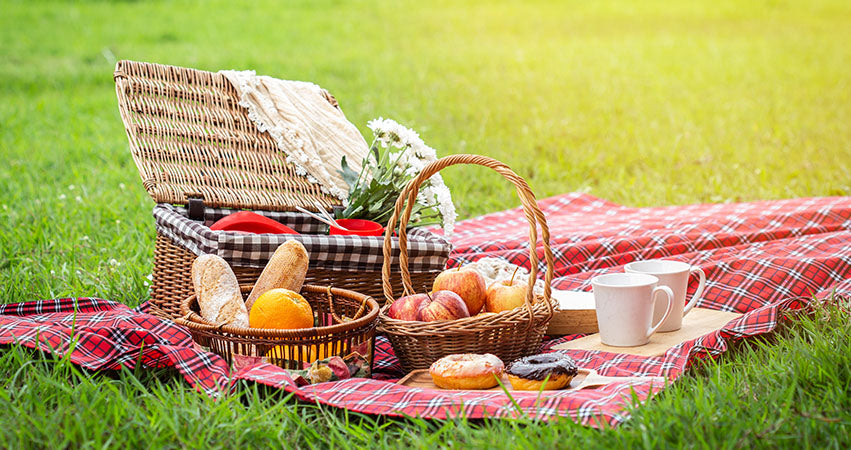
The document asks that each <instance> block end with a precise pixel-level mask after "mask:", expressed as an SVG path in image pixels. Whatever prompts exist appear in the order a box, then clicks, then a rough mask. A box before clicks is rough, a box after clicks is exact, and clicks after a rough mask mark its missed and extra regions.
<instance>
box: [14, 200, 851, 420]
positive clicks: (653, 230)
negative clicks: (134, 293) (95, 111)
mask: <svg viewBox="0 0 851 450" xmlns="http://www.w3.org/2000/svg"><path fill="white" fill-rule="evenodd" d="M539 205H540V206H541V209H542V210H543V211H544V212H545V214H546V216H547V221H548V223H549V226H550V231H551V234H552V240H551V245H552V249H553V252H554V254H555V257H556V267H555V272H556V279H555V281H554V283H553V286H554V287H555V288H559V289H576V290H590V279H591V278H593V277H594V276H596V275H598V274H600V273H606V272H611V271H621V270H622V269H623V267H622V266H623V265H624V264H626V263H628V262H631V261H634V260H638V259H649V258H662V257H664V258H668V259H676V260H681V261H685V262H688V263H691V264H694V265H697V266H700V267H701V268H702V269H703V270H704V271H705V272H706V275H707V284H706V290H705V293H704V297H703V299H702V301H701V302H700V303H699V304H698V306H701V307H704V308H710V309H718V310H725V311H736V312H741V313H745V314H744V315H743V316H742V317H740V318H738V319H735V320H733V321H732V322H730V323H728V324H727V325H726V326H725V327H723V328H722V329H721V330H718V331H715V332H711V333H708V334H706V335H704V336H702V337H700V338H697V339H694V340H691V341H688V342H683V343H681V344H679V345H677V346H676V347H673V348H671V349H669V350H668V351H667V352H666V353H665V354H664V355H663V356H659V357H643V356H633V355H626V354H618V353H607V352H597V351H581V350H568V351H566V353H568V354H569V355H570V356H571V357H573V358H574V359H575V360H576V361H577V364H578V365H579V366H580V367H586V368H593V369H596V370H597V371H598V372H599V373H600V374H602V375H607V376H650V375H652V376H664V377H667V378H668V379H669V380H671V381H674V380H676V378H677V377H678V376H679V375H680V374H682V373H683V371H685V370H687V369H688V367H690V366H691V365H692V364H693V363H694V362H695V360H696V359H698V358H704V357H716V356H718V355H720V354H722V353H724V352H725V351H726V350H727V349H728V348H729V347H730V345H731V344H732V343H733V342H735V341H737V340H741V339H746V338H749V337H752V336H756V335H760V334H765V333H770V332H772V331H773V330H774V329H775V328H776V327H777V326H778V325H779V324H780V323H781V322H782V320H783V318H784V317H785V316H786V315H787V314H789V313H790V312H792V311H795V310H799V309H801V308H804V307H806V306H807V304H808V303H809V301H810V299H811V298H819V299H824V298H828V297H829V296H830V295H832V294H840V295H848V294H851V197H831V198H805V199H793V200H778V201H762V202H751V203H739V204H707V205H689V206H678V207H663V208H629V207H624V206H620V205H616V204H613V203H610V202H607V201H604V200H601V199H598V198H595V197H592V196H590V195H587V194H580V193H571V194H565V195H560V196H556V197H551V198H547V199H543V200H540V201H539ZM527 233H528V223H527V222H526V220H525V216H524V215H523V212H522V210H520V209H513V210H508V211H502V212H498V213H493V214H488V215H485V216H481V217H478V218H475V219H470V220H466V221H463V222H460V223H459V224H458V225H457V227H456V234H455V235H454V236H453V244H454V245H455V250H454V253H453V254H452V255H451V258H450V266H454V265H458V264H462V263H466V262H470V261H474V260H476V259H478V258H481V257H485V256H497V257H502V258H505V259H507V260H508V261H510V262H512V263H514V264H518V265H521V266H526V267H528V261H529V259H528V251H529V247H530V246H529V243H528V240H527V239H528V234H527ZM536 247H537V251H538V252H539V256H542V250H541V247H540V243H538V245H537V246H536ZM542 264H543V263H542ZM542 269H543V267H542ZM693 289H694V286H692V287H691V288H690V292H689V294H691V293H692V292H691V291H693ZM145 306H146V305H142V307H140V308H137V309H130V308H129V307H127V306H126V305H123V304H120V303H116V302H112V301H108V300H102V299H96V298H66V299H55V300H44V301H36V302H26V303H17V304H7V305H0V344H3V345H8V344H19V345H24V346H27V347H30V348H38V349H40V350H43V351H49V352H52V353H55V354H58V355H68V356H69V357H70V359H71V361H72V362H74V363H75V364H78V365H80V366H82V367H85V368H87V369H91V370H103V369H119V368H122V367H125V368H134V367H136V366H137V365H139V364H141V365H142V366H144V367H148V368H174V369H176V370H177V371H179V372H180V373H181V374H182V375H183V376H184V377H185V379H186V380H187V381H188V382H189V383H190V384H191V385H193V386H195V387H196V388H197V389H199V390H201V391H203V392H206V393H208V394H210V395H219V394H221V393H222V392H226V391H228V390H230V389H233V387H234V385H235V383H236V382H237V381H238V380H249V381H254V382H257V383H262V384H265V385H269V386H273V387H277V388H280V389H284V390H285V391H287V392H291V393H293V394H294V395H295V396H296V397H297V398H299V399H301V400H304V401H310V402H319V403H323V404H327V405H331V406H336V407H340V408H347V409H350V410H353V411H357V412H362V413H369V414H386V415H391V416H405V415H410V416H419V417H425V418H451V417H456V416H459V415H464V416H466V417H468V418H483V417H517V416H527V417H532V418H539V419H544V420H549V419H555V418H559V417H569V418H571V419H573V420H576V421H578V422H580V423H583V424H586V425H590V426H599V427H605V426H616V425H617V424H619V423H621V422H623V421H624V420H626V419H627V418H628V416H629V413H628V411H629V408H630V407H631V405H633V403H634V401H635V399H637V400H638V401H639V402H644V401H646V400H647V399H648V398H650V397H651V396H652V395H653V394H655V393H656V392H658V391H660V390H661V389H664V386H660V385H658V384H651V383H650V382H636V381H631V382H621V383H610V384H608V385H605V386H603V387H600V388H595V389H586V390H580V391H558V392H554V393H548V394H547V395H546V396H544V397H541V396H539V394H538V393H537V392H512V397H513V398H509V397H508V396H506V395H505V393H503V392H498V391H462V392H449V391H438V390H429V389H420V388H411V387H404V386H398V385H396V384H394V383H393V381H394V380H395V379H398V378H400V377H401V376H403V372H402V369H401V366H400V365H399V363H398V360H396V358H395V357H394V356H393V350H392V348H391V346H390V345H389V343H388V341H387V340H386V339H384V338H383V337H378V338H377V340H376V352H375V363H374V374H373V378H372V379H363V378H350V379H343V380H339V381H333V382H327V383H320V384H314V385H307V386H298V385H297V383H296V382H295V381H294V380H293V378H292V377H291V376H290V374H289V373H288V372H286V371H284V370H282V369H280V368H278V367H276V366H273V365H270V364H256V365H251V366H248V367H244V368H241V369H239V370H238V371H236V372H235V373H233V372H231V370H230V368H229V367H228V366H227V364H226V363H225V361H224V360H223V359H222V358H220V357H218V356H216V355H214V354H211V353H207V352H204V351H201V350H199V349H197V348H196V347H195V346H193V343H192V340H191V337H190V335H189V333H188V332H187V331H186V330H185V329H184V328H182V327H180V326H178V325H176V324H174V323H173V322H170V321H167V320H162V319H159V318H157V317H154V316H152V315H149V314H146V313H145V312H144V311H145ZM577 337H579V336H578V335H573V336H563V337H559V338H556V339H551V340H548V341H546V342H545V343H544V345H543V348H542V351H546V350H547V349H549V348H550V347H552V346H553V345H556V344H558V343H561V342H565V341H568V340H571V339H575V338H577Z"/></svg>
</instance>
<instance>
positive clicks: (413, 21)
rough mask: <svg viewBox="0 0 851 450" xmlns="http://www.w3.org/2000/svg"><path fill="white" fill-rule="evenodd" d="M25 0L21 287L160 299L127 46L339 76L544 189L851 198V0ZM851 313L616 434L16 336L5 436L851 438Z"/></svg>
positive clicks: (377, 109)
mask: <svg viewBox="0 0 851 450" xmlns="http://www.w3.org/2000/svg"><path fill="white" fill-rule="evenodd" d="M490 3H494V4H490ZM0 11H2V14H0V156H2V163H0V224H2V225H3V226H2V227H0V298H2V301H5V302H17V301H26V300H34V299H39V298H48V297H56V296H65V295H75V296H83V295H92V296H100V297H104V298H110V299H114V300H118V301H121V302H125V303H127V304H130V305H136V304H139V303H140V302H142V301H144V300H145V299H146V289H147V288H146V281H147V280H146V278H145V277H146V275H147V274H149V273H150V271H151V262H152V261H151V255H152V251H153V236H154V230H153V221H152V219H151V216H150V210H151V207H152V203H151V201H150V199H149V198H148V197H147V195H146V193H145V192H144V190H143V189H142V188H141V183H140V182H139V179H138V176H137V175H136V170H135V166H134V164H133V162H132V159H131V158H130V155H129V151H128V148H127V139H126V137H125V135H124V131H123V126H122V124H121V121H120V119H119V117H118V111H117V107H116V101H115V95H114V85H113V81H112V69H113V66H114V62H115V59H135V60H145V61H155V62H163V63H169V64H176V65H182V66H190V67H196V68H201V69H209V70H218V69H223V68H239V69H244V68H252V69H256V70H257V71H258V72H259V73H262V74H268V75H273V76H277V77H281V78H288V79H302V80H310V81H314V82H316V83H318V84H320V85H322V86H323V87H325V88H327V89H329V90H330V91H331V92H333V93H334V94H335V95H336V96H337V97H338V99H339V100H340V102H341V104H342V106H343V109H344V111H345V112H346V114H347V116H348V117H349V119H350V120H351V121H352V122H353V123H355V124H356V125H357V126H358V127H359V128H360V129H361V130H362V131H364V132H365V131H366V127H365V124H366V121H367V120H369V119H371V118H374V117H377V116H384V117H390V118H394V119H396V120H398V121H400V122H402V123H404V124H406V125H408V126H410V127H412V128H414V129H416V130H417V131H419V132H420V134H421V135H422V137H423V139H424V140H425V141H426V143H428V144H430V145H432V146H433V147H435V148H437V149H438V151H439V153H440V154H449V153H458V152H470V153H481V154H486V155H490V156H493V157H495V158H497V159H500V160H503V161H505V162H506V163H508V164H509V165H511V166H512V167H513V168H514V169H515V170H516V171H517V172H518V173H519V174H521V175H523V176H524V177H526V178H527V179H528V180H529V182H530V184H531V186H532V188H533V189H534V190H535V192H536V193H537V194H538V196H539V197H544V196H547V195H552V194H557V193H562V192H566V191H572V190H585V191H588V192H590V193H592V194H594V195H597V196H600V197H604V198H607V199H610V200H613V201H616V202H619V203H624V204H628V205H634V206H644V205H667V204H683V203H693V202H718V201H738V200H743V201H744V200H756V199H773V198H788V197H797V196H816V195H851V183H849V179H851V171H849V167H851V46H849V45H848V42H851V6H849V5H848V3H847V2H842V1H817V2H803V1H796V2H792V1H782V0H772V1H762V2H748V3H745V2H736V1H721V2H717V1H690V2H679V3H675V2H661V1H659V2H558V3H556V2H553V3H552V4H551V3H537V2H536V3H529V2H523V3H520V2H517V4H515V3H512V2H499V3H495V2H481V3H469V2H440V3H430V2H377V1H372V2H367V1H354V2H338V1H305V2H288V3H286V4H279V3H277V2H271V1H266V2H254V3H252V4H250V5H247V6H246V5H239V4H237V2H205V3H201V2H115V3H110V2H82V3H51V2H10V1H6V0H0ZM445 175H446V181H447V184H449V186H450V187H451V188H452V190H453V194H454V196H455V199H456V203H457V205H458V207H459V211H460V212H461V214H462V215H463V216H465V217H468V216H471V215H475V214H480V213H483V212H488V211H493V210H496V209H500V208H505V207H513V206H516V205H517V201H516V199H515V198H514V194H513V190H512V188H511V186H510V185H509V184H508V183H507V182H505V181H504V180H501V179H500V178H499V177H498V176H497V175H495V174H491V173H488V172H486V171H485V170H483V169H475V168H452V169H448V170H447V171H446V172H445ZM848 321H849V317H848V315H847V314H845V313H842V312H839V311H832V319H830V320H813V321H804V322H802V323H798V324H797V325H796V326H795V327H794V328H792V329H790V330H789V331H787V332H786V333H787V336H785V337H784V338H783V339H779V340H777V341H776V342H770V343H751V344H748V345H745V346H743V347H741V348H739V349H737V351H736V352H734V354H733V355H731V356H730V357H725V358H724V359H723V360H722V361H720V362H718V363H716V364H711V365H709V366H707V367H704V368H701V369H700V370H699V371H695V372H694V373H692V374H690V375H689V376H688V377H687V378H685V379H684V380H683V381H682V382H680V383H677V384H676V385H675V386H674V387H673V388H672V389H670V390H668V391H666V392H665V393H664V394H663V395H662V396H661V397H659V398H656V399H654V400H653V401H652V402H650V403H649V404H647V405H645V406H644V407H643V408H642V409H641V410H639V411H638V412H637V413H636V414H635V416H634V417H633V419H632V420H631V421H630V422H629V423H627V424H626V425H625V426H623V427H621V428H619V429H618V430H615V431H605V432H598V431H593V430H587V429H584V428H581V427H578V426H575V425H573V424H571V423H567V422H564V423H559V424H556V425H542V424H535V423H531V424H527V423H520V422H505V421H501V422H486V423H477V424H468V423H466V422H463V421H447V422H424V421H417V420H414V421H385V420H381V419H378V420H375V419H372V418H364V417H361V416H352V415H350V416H348V417H346V416H345V415H344V414H343V413H342V412H339V411H329V410H327V409H319V408H316V407H312V406H305V405H299V404H297V403H294V402H292V401H284V399H283V398H281V397H280V396H279V395H276V394H274V393H271V394H270V393H268V392H264V391H263V390H262V389H258V388H257V387H254V386H249V387H246V388H245V389H243V390H241V391H240V394H239V395H237V396H233V397H228V398H224V399H221V400H219V401H216V402H214V401H212V400H210V399H207V398H205V397H203V396H201V395H198V394H196V393H195V392H194V391H193V390H191V389H190V388H188V387H187V386H186V384H185V383H184V382H183V381H182V380H181V379H180V378H179V377H175V376H174V375H173V374H169V373H158V374H151V373H147V372H139V373H132V372H121V373H118V374H115V375H104V374H89V373H85V372H81V371H79V369H76V368H74V367H73V366H71V365H70V364H69V363H67V362H65V361H61V360H60V361H56V360H54V359H52V358H51V357H48V356H43V355H40V354H34V353H31V352H27V351H23V350H20V349H11V350H8V351H3V352H0V373H2V379H4V380H6V381H5V383H6V389H4V390H3V392H2V393H0V406H2V409H3V410H4V411H5V412H6V413H5V414H4V418H3V419H2V422H0V423H2V425H4V426H3V427H0V439H2V440H0V445H2V446H3V447H9V446H11V447H18V446H27V444H29V445H34V446H50V447H53V446H62V445H63V443H64V444H65V445H68V446H80V445H87V446H92V447H100V446H102V445H110V446H123V445H133V446H142V445H147V443H148V442H152V443H154V444H157V443H159V444H163V445H171V446H181V445H198V444H200V443H201V442H205V441H208V442H211V443H216V444H218V445H223V446H236V445H243V444H247V443H251V442H254V443H259V442H261V441H260V440H261V439H274V440H280V441H283V442H286V443H289V444H290V445H297V444H301V445H308V444H310V443H311V442H312V443H315V444H323V445H326V444H327V445H333V444H335V443H336V444H341V445H342V444H344V443H346V442H349V443H350V444H352V445H357V444H366V445H377V446H382V445H383V446H388V447H394V446H396V445H397V444H399V443H404V444H409V445H412V446H430V445H434V444H443V445H447V446H448V445H453V444H464V445H471V446H487V445H488V444H492V443H504V444H505V445H517V446H553V445H560V446H568V445H570V446H572V445H573V444H574V443H576V444H578V445H582V446H593V445H606V446H646V447H650V446H657V445H664V446H680V445H685V446H698V447H716V446H721V447H732V446H744V447H747V446H769V447H771V446H790V447H793V446H798V445H804V444H810V445H813V446H820V445H823V444H831V443H833V444H834V445H835V446H837V447H838V446H840V444H841V443H842V441H847V440H848V438H847V435H848V434H849V426H848V425H849V417H848V411H849V410H851V408H849V401H848V397H849V392H848V385H849V384H851V377H849V366H851V364H850V363H851V361H850V360H849V357H848V355H849V354H851V345H849V342H848V335H849V330H848V326H847V324H848ZM823 343H827V344H830V346H829V347H824V346H823V345H822V344H823ZM825 345H826V344H825ZM69 380H70V381H69ZM834 420H835V421H834ZM692 429H693V430H695V431H692ZM148 430H152V432H151V431H148ZM349 439H350V441H347V440H349ZM701 439H703V440H701Z"/></svg>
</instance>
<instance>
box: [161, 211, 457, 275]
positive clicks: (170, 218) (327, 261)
mask: <svg viewBox="0 0 851 450" xmlns="http://www.w3.org/2000/svg"><path fill="white" fill-rule="evenodd" d="M237 211H238V210H236V209H223V208H206V209H205V212H204V222H203V223H202V222H196V221H193V220H190V219H189V218H188V213H187V210H186V208H184V207H180V206H174V205H169V204H158V205H156V206H155V207H154V219H155V220H156V227H157V231H159V232H160V233H162V234H163V235H165V236H167V237H168V238H170V239H171V240H172V241H174V242H175V243H176V244H177V245H180V246H183V247H184V248H186V249H188V250H189V251H191V252H192V253H195V254H196V255H200V254H204V253H210V254H215V255H218V256H221V257H222V258H224V259H225V260H226V261H228V262H229V263H230V264H232V265H236V266H239V267H256V268H263V267H264V266H265V265H266V262H267V261H268V260H269V258H270V257H271V256H272V253H274V252H275V249H277V248H278V246H279V245H281V244H283V243H284V242H286V241H287V240H289V239H296V240H298V241H300V242H301V243H302V244H304V247H305V249H307V253H308V254H309V255H310V266H311V267H314V268H321V269H327V270H363V271H375V272H378V271H381V266H382V262H383V253H382V248H383V245H384V236H329V235H327V234H320V233H324V232H326V230H327V228H328V227H327V226H326V225H325V224H323V223H321V222H319V221H317V220H315V219H312V218H311V217H310V216H307V215H306V214H301V213H294V212H277V211H255V212H256V213H258V214H261V215H263V216H266V217H268V218H270V219H274V220H277V221H278V222H281V223H282V224H284V225H286V226H288V227H290V228H292V229H294V230H296V231H298V232H299V233H302V234H298V235H292V234H247V233H235V232H230V231H215V230H211V229H210V228H209V226H210V225H211V224H212V223H213V222H215V221H216V220H218V219H221V218H222V217H225V216H227V215H228V214H231V213H234V212H237ZM451 249H452V246H451V244H450V243H449V241H447V240H446V239H445V238H444V237H443V236H440V235H437V234H434V233H431V232H429V231H427V230H424V229H421V228H414V229H412V230H411V231H409V232H408V258H409V268H410V270H411V271H413V272H426V271H434V270H441V269H443V268H444V265H445V264H446V260H447V259H448V257H449V252H450V250H451ZM398 257H399V240H398V238H395V237H394V238H393V257H392V260H391V264H392V267H393V269H394V270H398V266H399V263H398Z"/></svg>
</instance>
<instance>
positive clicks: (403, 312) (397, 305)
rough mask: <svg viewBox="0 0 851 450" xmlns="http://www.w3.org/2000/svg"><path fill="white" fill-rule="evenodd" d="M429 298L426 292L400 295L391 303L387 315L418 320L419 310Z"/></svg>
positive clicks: (400, 318) (394, 317)
mask: <svg viewBox="0 0 851 450" xmlns="http://www.w3.org/2000/svg"><path fill="white" fill-rule="evenodd" d="M426 300H428V296H427V295H425V294H414V295H409V296H407V297H400V298H399V299H398V300H396V301H395V302H393V304H392V305H390V308H389V309H388V310H387V315H388V316H390V317H391V318H393V319H399V320H418V319H417V311H419V310H420V306H422V303H423V302H424V301H426Z"/></svg>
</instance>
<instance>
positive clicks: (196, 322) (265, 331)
mask: <svg viewBox="0 0 851 450" xmlns="http://www.w3.org/2000/svg"><path fill="white" fill-rule="evenodd" d="M252 287H253V285H241V286H240V290H241V291H242V293H247V292H249V291H251V288H252ZM302 291H308V292H310V293H314V294H321V293H326V292H330V293H331V295H333V296H334V297H338V296H340V297H348V298H350V299H353V300H360V301H362V302H366V306H367V307H368V308H369V311H368V312H367V313H366V314H364V315H363V316H361V317H359V318H357V319H355V320H351V321H349V322H344V323H338V324H334V325H326V326H323V327H310V328H303V329H298V330H279V329H270V328H246V327H237V326H232V325H216V324H213V323H211V322H210V321H208V320H206V319H204V318H203V317H201V316H200V315H198V314H196V313H195V312H194V311H192V310H191V305H192V303H193V302H195V301H196V300H195V294H192V295H190V296H189V297H187V298H186V299H184V300H183V301H182V302H181V304H180V312H181V314H182V315H183V317H179V318H177V319H175V322H176V323H178V324H180V325H183V326H185V327H187V328H192V329H196V330H219V331H222V332H225V333H230V334H233V335H235V336H237V337H247V338H261V339H262V338H266V339H272V338H287V339H298V338H310V337H317V336H325V335H329V334H336V333H345V332H348V331H352V330H357V329H359V328H363V327H365V326H368V325H370V324H371V323H373V322H375V320H376V318H377V317H378V313H379V307H378V302H377V301H375V299H374V298H372V297H371V296H368V295H364V294H360V293H357V292H355V291H350V290H348V289H340V288H335V287H331V286H316V285H310V284H306V285H304V286H302Z"/></svg>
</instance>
